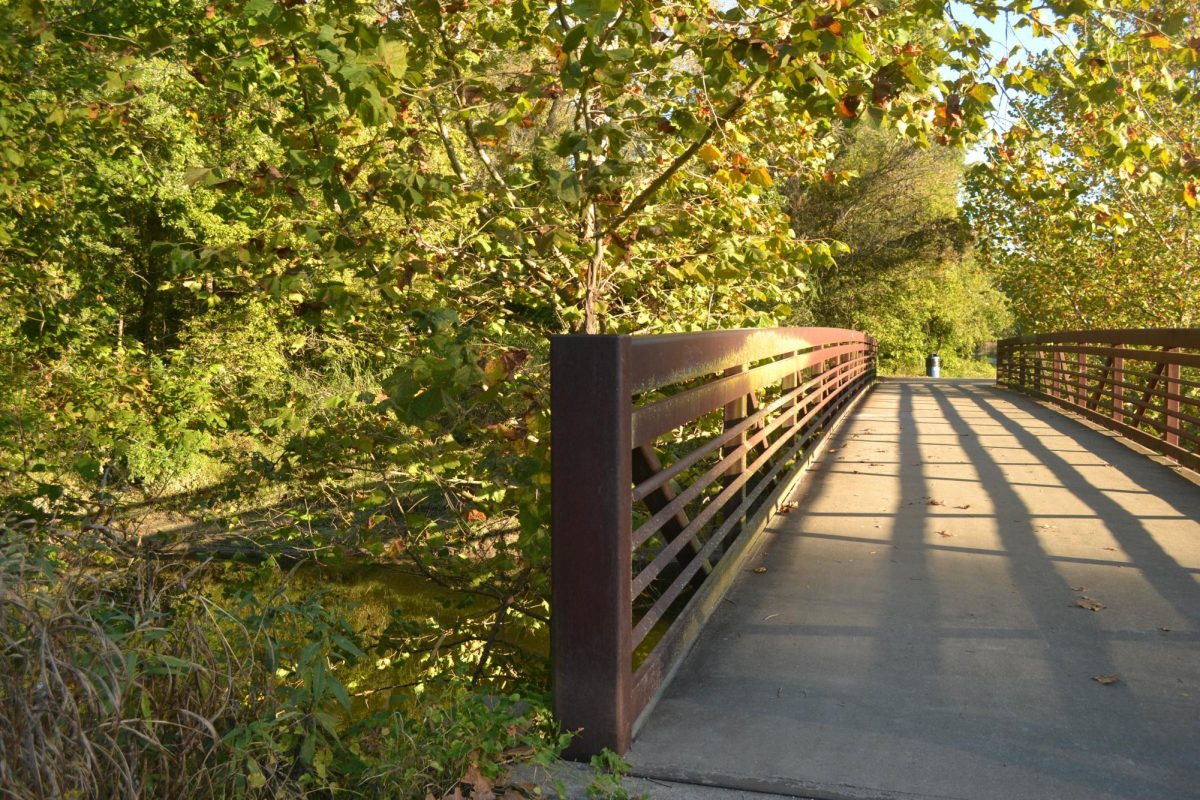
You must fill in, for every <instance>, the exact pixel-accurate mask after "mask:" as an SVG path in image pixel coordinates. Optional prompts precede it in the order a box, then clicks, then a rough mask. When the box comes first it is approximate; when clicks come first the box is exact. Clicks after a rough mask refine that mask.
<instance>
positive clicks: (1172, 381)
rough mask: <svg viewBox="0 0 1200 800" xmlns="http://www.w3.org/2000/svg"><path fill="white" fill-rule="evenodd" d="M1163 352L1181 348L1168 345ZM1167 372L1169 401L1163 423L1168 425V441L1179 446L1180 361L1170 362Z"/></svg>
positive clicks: (1171, 351) (1177, 350)
mask: <svg viewBox="0 0 1200 800" xmlns="http://www.w3.org/2000/svg"><path fill="white" fill-rule="evenodd" d="M1163 352H1164V353H1168V354H1170V353H1177V352H1179V348H1178V347H1168V348H1165V349H1164V350H1163ZM1165 372H1166V378H1167V387H1166V389H1167V403H1166V415H1165V417H1164V419H1163V424H1164V425H1166V426H1167V430H1166V442H1167V444H1169V445H1172V446H1174V447H1178V446H1179V427H1180V420H1179V400H1178V399H1177V398H1178V397H1179V390H1180V386H1179V362H1178V361H1172V362H1170V363H1168V364H1167V368H1166V371H1165ZM1172 395H1174V397H1172Z"/></svg>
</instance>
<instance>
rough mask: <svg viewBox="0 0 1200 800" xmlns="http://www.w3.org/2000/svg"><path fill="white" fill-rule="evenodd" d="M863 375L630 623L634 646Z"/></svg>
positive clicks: (852, 394) (861, 381)
mask: <svg viewBox="0 0 1200 800" xmlns="http://www.w3.org/2000/svg"><path fill="white" fill-rule="evenodd" d="M867 377H868V376H863V378H860V379H858V380H857V381H856V382H855V383H853V384H850V385H849V386H847V387H846V388H847V390H846V391H844V392H842V393H840V394H839V395H838V397H837V402H836V403H834V404H832V405H830V406H827V407H826V409H825V413H824V414H822V417H821V419H820V423H821V425H815V426H813V427H812V428H810V429H809V430H808V431H805V432H804V433H803V434H802V435H801V436H799V437H797V439H796V443H795V444H794V445H793V446H792V448H791V449H790V450H789V451H788V452H787V453H786V455H785V456H784V457H783V458H781V459H780V460H779V461H778V462H777V463H776V464H775V466H774V468H772V470H771V471H770V472H768V473H767V474H766V475H764V476H763V477H762V479H761V480H760V481H758V483H757V484H756V485H755V487H754V488H753V489H751V490H750V491H749V492H747V493H746V497H745V499H744V500H743V501H742V502H741V503H740V504H739V505H738V506H737V508H736V509H734V510H733V511H732V512H731V513H730V516H729V518H728V519H726V520H725V521H724V522H723V523H721V526H720V527H719V528H717V529H716V530H715V531H713V533H712V535H711V536H710V537H709V539H708V541H707V542H705V543H704V547H702V548H701V549H700V552H699V553H697V554H696V556H694V557H693V559H692V561H691V563H689V564H688V566H687V567H685V568H684V569H683V570H682V571H681V572H680V573H679V575H677V576H676V577H675V580H673V581H672V582H671V585H670V586H669V587H667V589H666V590H665V591H664V592H663V593H662V595H661V596H660V597H659V598H658V599H657V600H656V601H655V602H654V605H652V606H651V607H650V610H649V611H647V612H646V614H645V615H644V616H643V617H642V618H641V619H640V620H638V622H637V624H635V625H634V626H633V642H634V647H637V645H638V644H639V643H640V642H641V641H642V639H644V638H646V634H648V633H649V632H650V630H651V629H652V628H653V627H654V625H655V623H657V622H658V620H659V619H661V618H662V615H663V614H665V613H666V612H667V610H668V609H669V608H670V607H671V606H672V605H673V604H674V602H675V601H676V600H677V599H679V595H680V593H681V592H682V591H683V589H684V587H685V586H687V582H688V581H689V580H691V577H692V576H693V575H694V574H695V573H696V571H697V570H698V569H700V560H701V559H702V558H703V559H707V558H708V557H709V556H710V555H711V554H712V552H713V551H714V550H716V548H717V547H718V546H719V545H720V544H721V543H722V542H723V541H724V539H725V537H727V536H728V535H729V533H730V531H732V530H733V528H734V527H736V526H737V525H738V524H739V523H740V521H741V519H740V518H741V511H742V510H743V509H748V508H749V507H750V506H751V505H753V503H754V501H755V500H757V499H758V496H759V495H760V494H762V492H763V491H764V490H765V489H766V488H767V487H768V486H770V485H771V481H772V479H774V478H775V477H776V476H777V475H778V474H779V473H780V472H781V471H783V469H784V468H785V467H786V466H787V465H788V464H789V463H790V462H791V461H792V459H793V458H795V457H796V456H797V455H798V454H799V453H800V452H802V450H803V448H804V446H805V445H806V444H809V443H810V442H811V441H812V439H813V437H815V436H817V435H818V434H819V433H820V432H821V430H822V426H823V424H824V423H828V422H829V421H830V420H831V419H832V418H833V417H834V416H835V415H836V413H837V411H838V409H839V408H841V407H842V406H844V405H845V404H846V403H848V402H849V401H850V400H851V399H852V398H853V397H855V396H857V394H858V392H859V391H861V390H862V388H863V386H864V385H865V383H866V380H867ZM851 387H853V388H851ZM783 441H786V440H783V439H781V440H780V442H783ZM777 444H778V443H777ZM760 460H761V459H760ZM731 486H732V484H731ZM638 577H639V578H640V577H641V576H640V575H639V576H638ZM632 594H633V596H635V597H636V596H637V595H638V594H640V592H639V591H638V589H637V584H636V582H635V584H634V589H633V592H632Z"/></svg>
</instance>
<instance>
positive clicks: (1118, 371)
mask: <svg viewBox="0 0 1200 800" xmlns="http://www.w3.org/2000/svg"><path fill="white" fill-rule="evenodd" d="M1120 347H1121V345H1119V344H1115V345H1113V348H1114V349H1119V348H1120ZM1124 381H1125V359H1124V358H1123V357H1122V356H1117V355H1114V356H1113V362H1112V401H1113V412H1112V418H1113V422H1116V423H1118V424H1120V425H1124V424H1125V387H1124V386H1122V385H1121V384H1122V383H1124Z"/></svg>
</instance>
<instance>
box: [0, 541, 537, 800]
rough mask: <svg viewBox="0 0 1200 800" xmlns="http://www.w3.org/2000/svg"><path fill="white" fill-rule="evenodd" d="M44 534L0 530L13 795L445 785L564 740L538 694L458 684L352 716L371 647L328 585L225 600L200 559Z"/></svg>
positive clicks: (8, 767)
mask: <svg viewBox="0 0 1200 800" xmlns="http://www.w3.org/2000/svg"><path fill="white" fill-rule="evenodd" d="M49 533H50V532H48V531H46V530H45V529H43V528H41V527H37V526H32V525H29V524H27V523H23V524H20V525H6V526H5V527H4V528H3V529H0V609H2V614H0V657H2V659H3V664H4V669H3V671H2V674H0V689H2V691H0V709H2V711H3V714H4V718H5V719H6V720H9V721H10V722H11V723H12V724H11V725H8V726H6V727H5V729H4V731H3V732H2V733H0V782H3V784H4V786H5V787H6V795H7V796H11V797H15V798H50V797H54V798H57V797H64V796H83V797H113V798H116V797H128V798H134V797H166V796H170V797H178V798H181V800H183V799H185V798H193V797H194V798H200V797H203V798H211V797H235V796H236V797H279V796H302V795H303V796H307V795H309V794H321V793H329V792H332V793H334V794H336V795H337V796H348V797H397V796H407V797H423V796H425V794H426V792H436V793H437V796H438V797H440V796H442V794H443V793H447V792H449V791H451V790H452V789H453V788H454V787H455V786H456V785H457V784H458V783H459V782H460V780H471V781H483V780H485V779H486V780H491V781H498V780H499V779H500V778H501V777H502V775H503V772H502V764H503V762H504V761H505V760H506V759H509V758H511V757H512V755H511V754H512V753H514V752H519V753H521V754H523V755H525V756H529V755H536V756H537V757H538V758H540V759H542V760H547V759H549V758H552V757H553V755H554V753H555V752H556V751H555V750H553V749H546V748H547V747H548V745H546V744H545V743H546V742H551V743H554V742H557V741H558V739H557V738H556V737H554V736H553V735H550V733H549V731H548V730H547V727H546V717H545V714H544V712H543V711H542V710H541V708H540V706H539V705H538V704H537V702H536V700H535V701H533V702H531V701H529V700H527V699H522V698H521V697H519V696H516V695H512V696H500V697H497V696H490V697H485V696H483V695H482V694H480V693H479V692H478V691H477V690H475V689H473V688H471V687H470V686H469V685H467V684H466V683H454V682H448V683H445V684H442V686H441V688H439V689H437V690H436V691H435V690H434V688H433V687H431V689H430V691H429V693H428V695H427V696H421V697H418V698H416V699H403V700H401V699H397V700H396V701H393V702H389V703H385V704H383V705H382V706H379V707H375V708H369V709H367V710H366V711H362V712H360V713H357V714H354V715H351V713H350V712H351V711H352V710H353V709H355V707H356V705H357V704H360V703H361V702H362V701H361V700H360V696H362V695H364V694H367V692H365V691H364V692H356V691H355V689H354V688H353V686H352V685H351V684H349V683H348V682H347V675H348V674H349V673H350V672H351V671H352V670H353V668H354V666H355V665H356V664H357V663H359V662H361V661H364V660H367V659H368V655H367V652H366V651H365V650H364V648H369V647H370V646H371V645H370V644H369V643H368V642H366V641H364V640H363V638H362V637H361V636H360V634H359V632H358V631H356V630H355V629H354V628H353V627H352V626H350V625H349V623H348V622H347V621H346V620H345V619H343V618H341V617H338V616H336V615H334V614H332V613H331V612H330V611H329V609H328V607H327V605H328V604H327V603H323V602H322V597H321V595H320V594H315V595H312V594H310V595H308V596H306V597H305V598H304V599H303V600H301V601H298V602H296V601H291V600H289V599H288V597H287V594H286V592H285V591H283V589H284V587H283V586H279V587H278V588H277V590H276V591H274V592H266V593H264V592H262V591H261V587H262V585H263V577H264V575H263V574H262V573H261V572H259V573H258V574H256V575H254V576H253V577H254V583H253V584H251V583H249V582H247V584H246V585H247V586H254V587H255V588H256V589H258V591H245V592H237V591H233V592H230V593H229V595H228V597H227V599H228V601H229V602H227V603H224V604H223V603H222V601H221V598H222V595H221V594H220V593H215V594H214V593H213V592H211V591H210V592H204V591H200V590H199V586H200V585H202V580H203V573H204V571H205V569H206V568H205V567H204V566H189V567H187V568H183V567H171V566H161V565H156V564H154V563H153V562H145V561H144V562H142V563H140V564H139V565H137V566H136V567H135V568H133V569H129V570H117V569H112V568H114V567H116V566H118V565H119V562H120V560H121V558H122V556H121V555H120V554H114V551H113V548H112V546H111V543H110V542H108V541H104V540H98V541H90V542H89V541H86V540H82V539H80V538H79V537H77V536H75V537H71V538H70V539H68V540H62V539H60V538H59V537H58V536H57V535H48V534H49ZM114 556H115V557H114ZM97 560H98V561H99V563H103V564H105V565H107V566H108V567H110V569H109V570H107V571H106V572H104V573H100V572H97V570H96V569H95V566H96V565H97V564H96V562H97ZM485 776H490V778H486V777H485ZM322 796H328V795H327V794H323V795H322Z"/></svg>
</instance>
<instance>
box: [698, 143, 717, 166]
mask: <svg viewBox="0 0 1200 800" xmlns="http://www.w3.org/2000/svg"><path fill="white" fill-rule="evenodd" d="M696 155H698V156H700V158H701V160H702V161H704V163H705V164H708V165H709V166H710V167H711V166H712V165H713V164H714V163H715V162H717V161H720V160H721V159H722V158H724V156H722V155H721V151H720V150H718V149H717V148H715V147H713V146H712V145H711V144H706V145H704V147H701V148H700V149H699V150H698V151H696Z"/></svg>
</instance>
